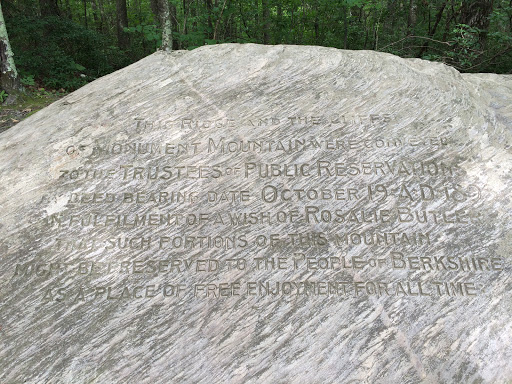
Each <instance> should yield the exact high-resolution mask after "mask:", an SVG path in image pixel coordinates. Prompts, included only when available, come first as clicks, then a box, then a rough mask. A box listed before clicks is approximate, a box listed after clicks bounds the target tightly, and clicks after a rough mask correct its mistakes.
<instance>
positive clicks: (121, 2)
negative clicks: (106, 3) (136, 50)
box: [116, 0, 130, 50]
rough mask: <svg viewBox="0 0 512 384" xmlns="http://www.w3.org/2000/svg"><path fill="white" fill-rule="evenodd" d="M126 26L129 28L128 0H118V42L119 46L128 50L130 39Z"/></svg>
mask: <svg viewBox="0 0 512 384" xmlns="http://www.w3.org/2000/svg"><path fill="white" fill-rule="evenodd" d="M125 28H128V10H127V9H126V0H116V29H117V44H118V46H119V48H121V49H123V50H127V49H128V48H129V46H130V39H129V37H128V35H127V34H126V32H125V31H124V29H125Z"/></svg>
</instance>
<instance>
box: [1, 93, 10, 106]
mask: <svg viewBox="0 0 512 384" xmlns="http://www.w3.org/2000/svg"><path fill="white" fill-rule="evenodd" d="M8 96H9V95H8V94H7V93H6V92H5V91H4V90H2V91H1V92H0V103H3V102H4V101H5V100H6V99H7V97H8Z"/></svg>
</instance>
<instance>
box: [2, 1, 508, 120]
mask: <svg viewBox="0 0 512 384" xmlns="http://www.w3.org/2000/svg"><path fill="white" fill-rule="evenodd" d="M0 1H1V3H0V5H1V8H0V12H1V11H3V16H4V20H5V27H6V29H7V33H8V36H9V41H10V45H11V47H12V53H13V54H14V55H13V57H14V62H15V65H16V68H17V77H18V80H17V81H18V85H20V86H22V87H23V90H24V93H23V94H24V95H25V96H23V97H22V98H21V99H20V98H18V100H17V101H16V102H17V103H18V104H20V103H21V104H20V105H19V106H18V109H19V108H23V107H26V106H27V105H28V104H27V100H28V101H29V102H30V101H32V102H33V101H34V98H36V99H37V98H39V99H42V100H43V104H44V103H48V102H49V101H53V100H54V99H55V98H56V97H59V96H61V95H63V94H65V93H67V92H69V91H72V90H75V89H77V88H79V87H81V86H83V85H85V84H86V83H87V82H90V81H92V80H94V79H96V78H98V77H101V76H104V75H106V74H108V73H110V72H113V71H115V70H117V69H120V68H122V67H124V66H126V65H129V64H130V63H133V62H135V61H137V60H140V59H141V58H143V57H145V56H147V55H149V54H151V53H153V52H155V51H156V50H157V49H159V48H160V49H167V50H171V49H172V50H178V49H186V50H191V49H194V48H197V47H199V46H203V45H208V44H220V43H233V42H234V43H260V44H297V45H319V46H326V47H336V48H342V49H356V50H359V49H368V50H375V51H381V52H389V53H392V54H395V55H398V56H401V57H417V58H423V59H426V60H432V61H439V62H443V63H446V64H448V65H450V66H453V67H455V68H456V69H457V70H459V71H461V72H494V73H500V74H507V73H508V74H510V73H512V0H477V1H467V0H458V1H456V0H430V1H427V0H370V1H361V0H0ZM0 16H1V14H0ZM0 24H1V20H0ZM0 27H1V25H0ZM3 44H4V43H3V41H2V42H1V44H0V45H1V46H0V59H1V60H2V65H4V64H5V63H4V62H5V61H6V58H7V57H6V48H5V47H4V45H3ZM2 77H4V79H5V75H2ZM0 83H1V84H0V102H2V103H4V104H5V101H6V100H7V99H8V95H9V93H11V94H13V91H12V90H11V89H9V87H11V88H12V84H11V85H9V84H10V83H7V82H5V81H1V82H0ZM27 95H28V96H27ZM11 104H12V103H11ZM32 104H34V103H32ZM36 104H37V103H36ZM26 109H29V111H28V113H30V112H31V111H32V108H26ZM34 109H37V106H35V107H34ZM18 112H19V110H18ZM22 115H23V113H22V114H21V117H23V116H22ZM1 117H2V116H0V118H1ZM4 117H5V116H4ZM19 117H20V116H19ZM11 119H14V120H16V118H12V116H11ZM2 122H3V121H2V120H0V124H1V123H2ZM0 130H1V126H0Z"/></svg>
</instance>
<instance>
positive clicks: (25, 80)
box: [20, 75, 36, 86]
mask: <svg viewBox="0 0 512 384" xmlns="http://www.w3.org/2000/svg"><path fill="white" fill-rule="evenodd" d="M20 81H21V84H23V85H26V86H34V85H36V82H35V80H34V75H28V76H25V77H22V78H21V79H20Z"/></svg>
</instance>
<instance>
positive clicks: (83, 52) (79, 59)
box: [7, 16, 128, 90]
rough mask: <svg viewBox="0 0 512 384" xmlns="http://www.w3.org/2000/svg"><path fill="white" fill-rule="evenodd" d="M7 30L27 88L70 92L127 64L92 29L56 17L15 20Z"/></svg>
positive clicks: (117, 52)
mask: <svg viewBox="0 0 512 384" xmlns="http://www.w3.org/2000/svg"><path fill="white" fill-rule="evenodd" d="M7 28H8V29H9V34H10V36H12V37H11V45H12V49H13V51H14V54H15V57H16V64H17V67H18V69H19V72H20V73H21V77H22V79H25V81H28V82H29V83H28V84H27V85H33V84H35V82H38V83H40V84H42V85H44V86H46V87H48V88H54V89H59V88H63V89H67V90H73V89H76V88H79V87H81V86H82V85H84V84H86V83H87V82H88V81H90V80H93V79H94V78H96V77H99V76H103V75H105V74H107V73H109V72H112V71H113V70H115V69H117V68H120V67H122V66H123V65H125V64H128V60H126V57H123V54H122V53H121V52H120V51H119V50H118V49H117V48H115V47H112V46H108V45H107V44H106V41H105V39H104V38H103V37H102V36H101V35H100V34H98V33H97V32H94V31H92V30H89V29H86V28H84V27H82V26H81V25H79V24H76V23H74V22H72V21H70V20H66V19H62V18H58V17H46V18H35V17H32V18H29V17H24V16H22V17H16V18H12V19H10V20H9V21H8V25H7Z"/></svg>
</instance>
